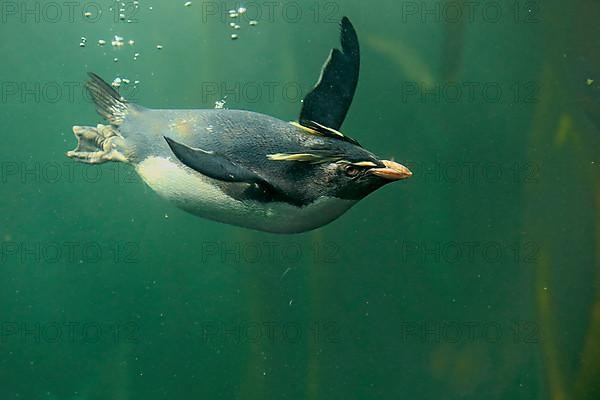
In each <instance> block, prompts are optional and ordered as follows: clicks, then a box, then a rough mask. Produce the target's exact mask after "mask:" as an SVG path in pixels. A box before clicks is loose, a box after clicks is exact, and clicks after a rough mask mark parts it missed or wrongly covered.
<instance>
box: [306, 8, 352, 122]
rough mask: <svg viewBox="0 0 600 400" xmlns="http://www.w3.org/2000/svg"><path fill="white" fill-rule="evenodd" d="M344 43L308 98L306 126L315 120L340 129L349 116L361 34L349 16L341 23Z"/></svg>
mask: <svg viewBox="0 0 600 400" xmlns="http://www.w3.org/2000/svg"><path fill="white" fill-rule="evenodd" d="M341 43H342V50H341V51H340V50H338V49H333V50H331V54H330V55H329V58H328V59H327V61H326V62H325V65H324V66H323V70H322V71H321V77H320V78H319V81H318V82H317V84H316V86H315V87H314V88H313V90H312V91H311V92H310V93H308V94H307V95H306V97H305V98H304V104H303V106H302V111H301V112H300V123H301V124H302V125H305V124H306V123H309V122H310V121H314V122H318V123H319V124H321V125H323V126H326V127H328V128H333V129H335V130H339V129H340V128H341V126H342V123H343V122H344V119H345V118H346V114H347V113H348V109H349V108H350V105H351V104H352V99H353V98H354V93H355V92H356V86H357V84H358V75H359V72H360V46H359V44H358V35H357V34H356V30H355V29H354V26H352V23H351V22H350V20H349V19H348V18H347V17H344V18H342V22H341ZM305 126H306V125H305Z"/></svg>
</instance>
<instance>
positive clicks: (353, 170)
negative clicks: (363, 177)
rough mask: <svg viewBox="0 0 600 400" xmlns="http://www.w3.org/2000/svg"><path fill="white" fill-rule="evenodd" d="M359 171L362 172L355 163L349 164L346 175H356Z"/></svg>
mask: <svg viewBox="0 0 600 400" xmlns="http://www.w3.org/2000/svg"><path fill="white" fill-rule="evenodd" d="M359 172H360V170H359V169H358V168H356V167H355V166H354V165H348V166H347V167H346V175H348V176H356V175H358V173H359Z"/></svg>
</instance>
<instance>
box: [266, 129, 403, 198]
mask: <svg viewBox="0 0 600 400" xmlns="http://www.w3.org/2000/svg"><path fill="white" fill-rule="evenodd" d="M326 142H329V143H327V144H329V146H327V145H325V146H318V147H311V148H307V149H306V151H304V152H296V153H285V154H272V155H269V158H270V159H271V160H279V161H282V162H285V161H288V163H286V165H287V168H286V171H285V173H284V175H285V176H286V181H287V183H288V184H289V186H288V187H287V188H286V190H285V191H286V192H287V193H288V194H289V195H291V196H292V197H294V198H296V199H301V201H302V202H303V203H310V202H312V201H315V200H317V199H318V198H321V197H332V198H339V199H344V200H356V201H358V200H361V199H362V198H364V197H365V196H367V195H368V194H370V193H372V192H373V191H375V190H377V189H379V188H381V187H382V186H384V185H386V184H388V183H391V182H394V181H397V180H402V179H406V178H409V177H411V176H412V173H411V172H410V170H409V169H408V168H406V167H405V166H403V165H402V164H399V163H397V162H394V161H388V160H380V159H379V158H378V157H376V156H375V155H374V154H373V153H371V152H369V151H367V150H365V149H363V148H362V147H360V146H358V145H355V144H352V143H347V142H341V141H339V140H335V139H334V140H332V141H328V140H326ZM282 186H287V185H285V184H283V185H282Z"/></svg>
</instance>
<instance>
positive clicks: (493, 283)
mask: <svg viewBox="0 0 600 400" xmlns="http://www.w3.org/2000/svg"><path fill="white" fill-rule="evenodd" d="M184 3H185V2H184V1H179V0H177V1H158V0H155V1H145V0H140V1H139V8H135V6H134V4H133V2H126V3H125V6H124V10H125V11H123V12H121V13H122V14H124V15H123V19H124V20H121V19H120V18H119V15H118V14H119V11H118V8H121V7H122V6H120V5H118V4H116V3H111V2H102V1H99V2H96V3H94V2H81V3H79V2H74V3H68V2H67V3H62V2H34V1H32V2H29V1H28V2H26V3H24V2H13V1H8V0H3V1H2V2H1V3H0V7H1V9H0V18H2V19H1V23H0V37H1V39H0V50H1V54H3V57H2V62H1V63H0V77H1V85H2V86H1V88H0V95H1V104H0V121H1V124H2V136H3V141H2V145H1V146H0V154H1V158H0V160H1V169H0V179H1V189H0V190H1V194H2V195H1V196H0V205H1V210H2V214H1V215H0V239H1V240H2V242H1V248H0V250H1V252H0V257H1V258H0V324H1V326H0V399H3V400H4V399H27V400H29V399H32V400H34V399H116V400H125V399H167V398H168V399H191V398H202V399H217V398H218V399H263V398H276V399H302V398H305V399H325V398H328V399H342V398H350V399H398V398H423V399H427V398H444V399H458V398H460V399H482V398H486V399H557V400H558V399H593V398H598V395H599V393H598V392H599V391H600V386H599V382H600V379H599V378H600V364H599V360H600V347H599V345H598V342H597V338H598V336H599V334H600V312H599V311H598V310H600V294H599V293H600V292H599V286H598V285H599V282H600V252H599V247H600V244H599V240H600V239H599V238H600V233H599V230H598V215H599V212H598V210H599V208H600V186H598V182H599V179H598V178H600V170H599V166H598V162H599V160H598V149H599V147H598V146H599V144H600V143H599V142H600V139H599V138H600V136H599V132H598V127H599V126H600V119H599V115H600V113H599V111H598V110H599V105H600V103H599V101H600V95H599V93H600V92H599V90H600V89H599V88H600V86H599V85H598V84H599V82H600V75H598V73H599V67H600V53H598V49H597V38H598V36H599V33H600V32H599V29H598V24H597V20H598V17H599V16H600V8H599V6H598V4H597V3H596V2H592V1H575V2H571V3H565V2H559V1H554V0H552V1H545V2H504V1H499V2H489V1H482V2H472V3H469V2H444V1H442V2H438V1H427V2H420V1H419V2H410V1H396V0H385V1H378V2H370V3H366V2H364V1H358V0H343V1H332V2H326V1H319V2H315V1H311V0H297V1H294V2H270V3H269V2H258V3H246V4H244V5H245V7H246V8H247V13H246V14H244V15H242V16H239V17H238V18H235V19H230V18H229V16H228V10H229V9H232V8H237V6H239V5H237V4H235V3H230V2H227V3H225V2H223V3H222V2H202V1H199V0H195V1H193V2H192V3H193V4H192V5H191V6H189V7H186V6H184ZM459 6H460V7H461V8H459ZM110 7H113V9H112V10H111V9H110ZM115 7H116V8H115ZM149 7H152V10H150V9H149ZM459 11H460V14H457V12H459ZM84 12H90V13H91V15H90V16H89V17H85V16H84V15H83V13H84ZM344 15H347V16H348V17H350V19H351V20H352V21H353V23H354V24H355V26H356V29H357V30H358V33H359V36H360V40H361V46H362V70H361V80H360V83H359V88H358V92H357V95H356V97H355V100H354V104H353V106H352V109H351V110H350V114H349V116H348V118H347V120H346V122H345V124H344V132H346V133H348V134H349V135H351V136H353V137H356V138H357V139H359V140H360V141H361V142H362V143H363V144H364V145H365V147H367V148H369V149H371V150H373V151H374V152H375V153H377V154H379V155H381V156H382V157H389V158H392V157H393V158H394V159H395V160H397V161H399V162H402V163H405V164H406V165H409V166H410V167H411V168H412V170H413V172H414V176H413V178H412V179H410V180H408V181H405V182H402V183H397V184H394V185H389V186H387V187H385V188H384V189H382V190H380V191H378V192H376V193H374V194H372V195H371V196H369V197H368V198H367V199H365V200H363V201H362V202H360V203H359V204H358V205H357V206H355V207H354V208H353V209H352V210H350V211H349V212H348V213H347V214H345V215H344V216H342V217H341V218H340V219H339V220H337V221H335V222H333V223H332V224H330V225H328V226H326V227H324V228H321V229H319V230H317V231H314V232H311V233H306V234H301V235H292V236H279V235H272V234H264V233H258V232H254V231H250V230H245V229H242V228H236V227H232V226H227V225H222V224H218V223H215V222H211V221H207V220H203V219H200V218H196V217H193V216H190V215H189V214H186V213H184V212H183V211H180V210H178V209H177V208H175V207H174V206H173V205H171V204H169V203H168V202H166V201H164V200H162V199H160V198H159V197H158V196H157V195H156V194H155V193H154V192H153V191H152V190H150V189H149V188H148V187H147V186H145V184H144V183H143V182H142V181H141V180H140V179H139V178H138V177H137V176H136V175H135V174H134V173H133V171H132V169H131V168H130V167H128V166H125V165H122V164H104V165H101V166H92V167H87V166H83V164H77V163H75V162H73V161H72V160H69V159H67V158H66V157H65V155H64V154H65V152H66V151H68V150H71V149H72V148H73V147H74V146H75V139H74V137H73V135H72V133H71V126H72V125H74V124H88V125H92V124H96V123H99V122H101V119H100V117H99V116H97V115H96V113H95V111H94V107H93V105H92V104H91V102H90V100H89V99H88V97H87V96H85V95H84V92H83V86H82V85H83V82H84V81H85V79H86V75H85V74H86V72H88V71H94V72H96V73H98V74H100V75H101V76H103V77H104V78H105V79H108V80H110V81H112V80H113V79H114V78H116V77H121V78H127V79H129V81H130V84H128V85H127V84H125V85H123V86H122V87H121V89H120V90H121V93H123V94H124V95H125V96H127V97H128V98H130V99H133V101H136V102H140V103H142V104H144V105H146V106H148V107H155V108H212V107H214V105H215V102H217V101H220V100H222V99H224V98H225V97H226V107H228V108H240V109H248V110H253V111H258V112H262V113H266V114H270V115H273V116H276V117H279V118H281V119H283V120H295V119H296V118H297V115H298V112H299V110H300V106H301V103H300V100H301V99H302V97H303V95H304V94H306V92H307V91H308V90H309V89H310V88H311V87H312V85H313V84H314V82H315V80H316V79H317V77H318V74H319V70H320V68H321V65H322V63H323V61H324V60H325V58H326V57H327V54H328V52H329V50H330V48H331V47H333V46H338V27H337V24H338V22H339V20H340V19H341V17H342V16H344ZM253 19H256V20H257V21H258V25H256V26H250V24H249V22H250V20H253ZM127 20H131V22H130V23H128V22H127ZM230 22H234V24H238V25H240V29H239V30H236V29H234V28H232V27H230V26H229V24H230ZM232 34H237V35H239V38H238V39H237V40H232V39H231V35H232ZM115 35H118V36H121V37H123V42H124V45H123V46H122V47H114V46H113V45H112V43H111V41H112V40H113V39H114V36H115ZM81 37H85V39H86V40H85V45H86V46H85V47H80V42H81V41H82V40H81ZM98 40H105V41H106V42H107V43H106V44H105V45H104V46H99V45H98ZM129 40H133V41H134V43H133V44H131V45H130V44H129ZM157 45H161V46H162V49H157V47H156V46H157ZM136 53H139V55H138V56H135V54H136ZM114 58H117V59H118V60H117V61H116V62H115V61H114ZM134 58H135V60H134ZM135 81H139V83H138V84H134V82H135Z"/></svg>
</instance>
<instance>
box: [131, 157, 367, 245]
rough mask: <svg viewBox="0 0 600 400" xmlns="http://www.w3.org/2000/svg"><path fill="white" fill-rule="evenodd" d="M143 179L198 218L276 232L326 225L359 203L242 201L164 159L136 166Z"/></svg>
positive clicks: (156, 159) (160, 193)
mask: <svg viewBox="0 0 600 400" xmlns="http://www.w3.org/2000/svg"><path fill="white" fill-rule="evenodd" d="M136 169H137V172H138V174H139V175H140V176H141V177H142V179H143V180H144V181H145V182H146V183H147V184H148V186H150V187H151V188H152V189H153V190H154V191H155V192H157V193H158V194H159V195H160V196H162V197H164V198H166V199H168V200H170V201H172V202H174V203H175V204H176V205H177V206H178V207H179V208H182V209H184V210H186V211H189V212H191V213H193V214H196V215H198V216H201V217H204V218H208V219H212V220H215V221H220V222H225V223H228V224H232V225H239V226H244V227H247V228H252V229H258V230H261V231H267V232H276V233H298V232H304V231H308V230H311V229H315V228H318V227H320V226H323V225H325V224H327V223H329V222H331V221H333V220H334V219H336V218H337V217H339V216H340V215H342V214H343V213H344V212H346V211H347V210H348V209H349V208H350V207H352V206H353V205H354V204H355V203H356V201H352V200H342V199H332V198H323V199H322V200H317V201H316V202H314V203H312V204H310V205H308V206H305V207H302V208H298V207H295V206H292V205H289V204H287V203H276V202H273V203H259V202H256V201H239V200H236V199H234V198H232V197H230V196H228V195H227V194H226V193H224V192H223V191H222V190H221V189H220V188H219V187H218V186H216V185H214V184H213V182H214V180H213V179H211V178H208V177H206V176H203V175H201V174H199V173H197V172H195V171H191V170H189V169H188V168H184V167H183V166H181V164H178V163H175V162H174V161H172V160H170V159H167V158H164V157H149V158H147V159H145V160H144V161H142V162H141V163H139V164H138V165H137V166H136Z"/></svg>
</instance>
